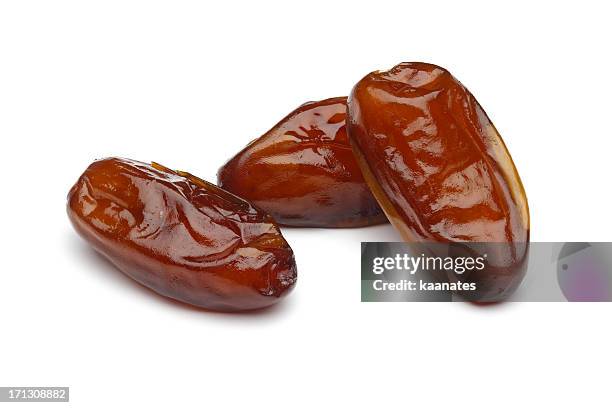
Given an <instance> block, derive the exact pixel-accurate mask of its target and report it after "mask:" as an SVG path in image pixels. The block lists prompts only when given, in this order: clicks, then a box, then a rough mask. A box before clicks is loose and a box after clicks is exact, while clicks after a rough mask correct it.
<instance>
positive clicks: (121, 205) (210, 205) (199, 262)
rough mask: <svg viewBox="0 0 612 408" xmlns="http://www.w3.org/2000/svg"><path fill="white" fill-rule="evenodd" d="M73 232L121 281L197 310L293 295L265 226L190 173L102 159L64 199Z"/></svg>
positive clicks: (278, 244) (284, 256)
mask: <svg viewBox="0 0 612 408" xmlns="http://www.w3.org/2000/svg"><path fill="white" fill-rule="evenodd" d="M67 210H68V216H69V218H70V220H71V221H72V224H73V225H74V227H75V229H76V230H77V232H78V233H79V234H80V235H81V236H82V237H83V238H84V239H85V240H86V241H87V242H89V243H90V244H91V245H92V246H93V248H95V249H96V250H97V251H98V252H100V253H101V254H102V255H104V256H105V257H106V258H108V259H109V260H110V261H111V262H112V263H113V264H115V265H116V266H117V267H118V268H119V269H120V270H121V271H123V272H124V273H125V274H126V275H128V276H129V277H131V278H133V279H134V280H136V281H138V282H140V283H141V284H143V285H144V286H146V287H148V288H150V289H152V290H154V291H155V292H157V293H159V294H161V295H163V296H167V297H170V298H173V299H176V300H179V301H182V302H186V303H189V304H192V305H195V306H199V307H203V308H207V309H211V310H219V311H240V310H249V309H258V308H262V307H266V306H269V305H271V304H273V303H276V302H277V301H278V300H279V299H281V298H282V297H283V296H284V295H286V294H287V293H288V292H289V291H290V290H291V288H292V287H293V286H294V284H295V282H296V278H297V269H296V265H295V260H294V256H293V251H292V250H291V248H290V247H289V245H288V244H287V242H286V241H285V239H284V238H283V236H282V235H281V233H280V231H279V229H278V227H277V225H276V224H275V223H274V221H273V219H272V217H270V216H269V215H267V214H265V213H263V212H261V211H260V210H257V209H256V208H254V207H253V206H252V205H251V204H249V203H248V202H246V201H244V200H242V199H240V198H238V197H236V196H235V195H233V194H230V193H228V192H226V191H224V190H222V189H220V188H218V187H217V186H215V185H213V184H210V183H207V182H206V181H204V180H201V179H199V178H197V177H195V176H192V175H190V174H188V173H184V172H179V171H173V170H170V169H168V168H166V167H163V166H161V165H158V164H156V163H153V164H146V163H142V162H138V161H134V160H128V159H120V158H109V159H104V160H99V161H96V162H94V163H92V164H91V165H90V166H89V167H88V168H87V170H85V172H84V173H83V175H81V177H80V178H79V179H78V181H77V182H76V184H75V185H74V186H73V187H72V189H71V190H70V193H69V194H68V205H67Z"/></svg>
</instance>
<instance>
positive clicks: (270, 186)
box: [218, 97, 386, 227]
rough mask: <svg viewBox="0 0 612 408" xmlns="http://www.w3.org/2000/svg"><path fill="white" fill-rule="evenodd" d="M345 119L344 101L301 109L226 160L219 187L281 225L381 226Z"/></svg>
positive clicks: (220, 175)
mask: <svg viewBox="0 0 612 408" xmlns="http://www.w3.org/2000/svg"><path fill="white" fill-rule="evenodd" d="M345 119H346V98H345V97H338V98H331V99H326V100H323V101H319V102H308V103H306V104H304V105H302V106H300V107H299V108H297V109H296V110H294V111H293V112H291V113H290V114H289V115H288V116H287V117H285V118H284V119H283V120H281V121H280V122H279V123H278V124H277V125H276V126H274V127H273V128H272V129H271V130H270V131H268V132H267V133H266V134H264V135H263V136H261V137H260V138H259V139H257V140H255V141H253V142H251V143H250V144H249V145H248V146H247V147H246V148H244V149H243V150H242V151H241V152H240V153H238V154H237V155H236V156H234V157H233V158H232V159H231V160H229V161H228V162H227V163H226V164H225V165H224V166H223V167H222V168H221V169H220V170H219V173H218V184H219V186H221V187H223V188H224V189H226V190H228V191H231V192H232V193H234V194H237V195H239V196H241V197H244V198H245V199H247V200H249V201H250V202H252V203H253V204H254V205H256V206H257V207H259V208H261V209H262V210H264V211H266V212H268V213H270V214H271V215H272V216H273V217H274V219H275V220H276V221H277V222H278V223H279V224H282V225H288V226H297V227H361V226H366V225H372V224H380V223H383V222H386V218H385V216H384V214H383V212H382V210H381V209H380V207H379V206H378V203H377V202H376V199H375V198H374V197H373V196H372V193H371V192H370V190H369V188H368V186H367V185H366V182H365V181H364V179H363V176H362V175H361V171H360V170H359V166H358V165H357V162H356V161H355V158H354V157H353V153H352V151H351V147H350V145H349V142H348V138H347V135H346V123H345Z"/></svg>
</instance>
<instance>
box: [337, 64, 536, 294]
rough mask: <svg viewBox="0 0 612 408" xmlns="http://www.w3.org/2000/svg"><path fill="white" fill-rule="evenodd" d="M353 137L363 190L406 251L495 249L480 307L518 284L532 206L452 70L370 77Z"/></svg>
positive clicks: (355, 111)
mask: <svg viewBox="0 0 612 408" xmlns="http://www.w3.org/2000/svg"><path fill="white" fill-rule="evenodd" d="M348 116H349V120H348V125H347V126H348V134H349V137H350V141H351V144H352V146H353V150H354V152H355V156H356V158H357V161H358V163H359V165H360V167H361V169H362V171H363V174H364V176H365V179H366V181H367V182H368V184H369V186H370V188H371V189H372V191H373V193H374V195H375V196H376V198H377V200H378V202H379V203H380V204H381V206H382V208H383V209H384V211H385V213H386V214H387V217H388V218H389V220H390V221H391V222H392V223H393V225H394V226H395V227H396V228H397V229H398V230H399V232H400V233H401V235H402V236H403V238H404V239H405V240H406V241H408V242H451V243H453V242H485V243H489V242H496V243H505V244H506V245H495V246H494V247H493V251H494V252H495V253H496V256H493V257H490V258H489V260H490V261H491V262H492V265H491V268H490V269H488V270H487V273H486V274H481V276H480V277H479V278H478V279H479V282H480V288H481V290H480V291H479V293H478V294H477V296H476V297H477V298H476V299H475V300H482V301H496V300H501V299H502V298H504V297H505V296H507V295H508V294H509V293H511V292H512V291H513V290H514V289H515V288H516V287H517V285H518V284H519V283H520V281H521V279H522V277H523V274H524V271H525V268H524V266H525V265H524V263H525V259H526V256H527V245H526V243H527V242H529V212H528V206H527V197H526V195H525V191H524V189H523V186H522V183H521V180H520V178H519V175H518V172H517V170H516V168H515V166H514V163H513V162H512V158H511V157H510V154H509V153H508V150H507V149H506V146H505V144H504V142H503V140H502V139H501V137H500V135H499V133H498V132H497V130H496V129H495V127H494V126H493V123H492V122H491V120H490V119H489V117H488V116H487V114H486V113H485V112H484V110H483V109H482V107H481V106H480V104H479V103H478V102H477V101H476V99H475V98H474V96H473V95H472V94H471V93H470V92H469V91H468V90H467V89H466V88H465V87H464V86H463V85H462V84H461V83H460V82H459V81H458V80H457V79H455V78H454V77H453V76H452V75H451V74H450V73H449V72H448V71H447V70H446V69H444V68H441V67H438V66H436V65H431V64H425V63H402V64H399V65H397V66H395V67H394V68H392V69H391V70H389V71H384V72H380V71H376V72H372V73H370V74H368V75H366V76H365V77H364V78H363V79H362V80H361V81H359V82H358V83H357V84H356V85H355V87H354V88H353V90H352V92H351V94H350V96H349V100H348Z"/></svg>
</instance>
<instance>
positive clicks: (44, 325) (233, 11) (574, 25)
mask: <svg viewBox="0 0 612 408" xmlns="http://www.w3.org/2000/svg"><path fill="white" fill-rule="evenodd" d="M542 3H543V2H542ZM495 4H497V2H491V1H489V2H483V3H481V4H476V3H470V4H467V3H465V2H458V1H440V0H437V1H430V2H427V1H419V2H408V1H401V2H391V1H371V2H367V3H366V2H357V1H352V2H347V3H345V4H341V3H334V2H331V1H329V0H328V1H314V0H309V1H300V2H294V3H290V2H288V1H285V2H278V4H276V5H273V4H266V3H265V2H263V1H251V2H243V3H238V2H229V1H228V2H223V1H211V2H205V1H199V2H184V1H168V2H160V1H150V0H149V1H142V2H135V1H127V0H121V1H109V0H106V1H101V2H86V1H72V2H68V1H40V2H34V1H26V0H20V1H2V2H1V3H0V140H1V146H2V147H1V149H2V160H1V164H0V166H1V170H2V173H1V177H2V179H1V188H2V190H1V191H2V196H1V197H2V198H1V201H0V206H1V208H0V209H1V214H2V222H1V224H0V225H1V227H2V230H1V235H0V236H1V237H0V240H1V242H2V244H1V248H2V263H1V266H0V385H1V386H26V385H46V386H70V387H71V395H70V396H71V404H72V405H74V406H80V407H112V406H134V407H137V406H172V407H174V406H176V407H179V406H181V407H182V406H200V407H201V406H207V407H225V406H233V407H247V406H266V407H277V406H279V407H280V406H283V407H291V406H298V407H300V406H307V407H313V406H315V407H316V406H355V405H363V406H370V407H388V406H414V407H426V406H435V407H441V406H448V404H452V405H453V406H469V407H475V406H486V407H489V406H501V407H523V406H542V405H544V406H571V407H576V406H585V407H586V406H589V407H591V406H610V405H609V404H610V392H609V390H610V375H609V372H610V366H611V365H612V358H611V352H610V350H611V348H612V334H611V332H610V316H611V312H612V306H611V305H610V304H569V303H567V304H561V303H559V304H535V303H531V304H530V303H516V304H504V305H499V306H492V307H485V308H482V307H475V306H472V305H469V304H458V303H452V304H409V303H406V304H395V303H389V304H368V303H360V289H359V285H360V279H359V277H360V274H359V265H360V261H359V254H360V251H359V242H360V241H362V240H364V241H367V240H372V241H377V240H391V241H392V240H396V239H399V237H398V236H397V235H396V234H395V232H394V231H393V230H392V228H391V227H390V226H382V227H373V228H365V229H357V230H307V229H301V230H296V229H284V231H283V232H284V234H285V236H286V238H287V240H288V241H289V242H290V244H291V245H292V246H293V249H294V251H295V253H296V258H297V262H298V267H299V282H298V285H297V287H296V289H295V291H294V292H293V293H292V294H291V295H290V297H288V298H287V299H286V300H285V301H284V302H283V303H281V304H280V305H279V306H278V307H275V308H272V309H270V310H266V311H264V312H259V313H253V314H246V315H244V314H243V315H240V314H235V315H227V314H218V313H210V312H203V311H197V310H195V309H192V308H187V307H182V306H179V305H177V304H176V303H173V302H169V301H166V300H164V299H163V298H160V297H158V296H157V295H155V294H153V293H152V292H150V291H148V290H147V289H144V288H142V287H140V286H138V285H137V284H135V283H132V281H130V280H129V279H128V278H126V277H124V276H123V275H122V274H121V273H120V272H118V271H116V270H115V269H114V268H112V267H111V266H110V265H109V264H108V263H106V262H105V261H103V260H102V259H101V258H100V257H99V256H97V255H95V254H94V253H93V252H92V250H90V249H89V248H88V246H87V245H86V244H85V243H84V242H83V241H82V240H80V239H79V238H78V236H77V235H76V234H75V233H74V232H73V230H72V229H71V227H70V225H69V222H68V219H67V217H66V215H65V197H66V194H67V192H68V189H69V188H70V186H71V185H72V183H74V181H76V179H77V177H78V176H79V175H80V173H81V172H82V171H83V170H84V169H85V168H86V167H87V165H89V163H90V162H91V161H93V160H94V159H96V158H102V157H105V156H111V155H118V156H124V157H130V158H134V159H139V160H144V161H148V160H155V161H158V162H160V163H163V164H165V165H167V166H169V167H173V168H180V169H183V170H187V171H190V172H193V173H195V174H198V175H200V176H201V177H203V178H208V179H209V180H211V181H215V174H216V170H217V168H218V167H219V166H220V165H222V164H223V163H224V161H225V160H226V159H228V158H229V157H231V156H232V155H233V154H234V153H235V152H237V151H238V150H239V149H240V148H241V147H242V146H244V145H245V144H246V143H247V142H248V141H250V140H251V139H253V138H255V137H257V136H259V135H260V134H261V133H263V132H265V131H266V130H267V129H268V128H270V127H271V126H272V125H274V124H275V123H276V122H277V121H278V120H279V119H280V118H281V117H283V116H284V115H285V114H286V113H288V112H289V111H291V110H292V109H293V108H295V107H297V106H298V105H299V104H301V103H303V102H305V101H307V100H316V99H321V98H327V97H331V96H338V95H346V94H347V93H348V92H349V91H350V89H351V86H352V85H353V84H354V83H355V82H356V81H358V80H359V79H360V78H361V77H362V76H364V75H365V74H366V73H368V72H370V71H372V70H375V69H386V68H389V67H391V66H392V65H394V64H396V63H398V62H400V61H427V62H433V63H436V64H439V65H442V66H445V67H447V68H448V69H450V70H451V72H453V73H454V74H455V76H456V77H457V78H459V79H460V80H461V81H462V82H463V83H464V84H465V85H466V86H467V87H468V88H469V89H471V91H472V92H473V93H474V94H475V95H476V97H477V98H478V100H479V101H480V102H481V104H482V105H483V106H484V108H485V109H486V110H487V112H488V114H489V115H490V117H491V118H492V119H493V121H494V123H495V124H496V126H497V128H498V129H499V131H500V132H501V134H502V135H503V137H504V139H505V141H506V143H507V145H508V148H509V149H510V152H511V153H512V156H513V158H514V160H515V163H516V165H517V168H518V169H519V172H520V174H521V176H522V179H523V183H524V185H525V188H526V191H527V194H528V197H529V203H530V207H531V226H532V235H531V236H532V240H534V241H547V240H552V241H565V240H567V241H572V240H573V241H581V240H586V241H610V240H612V237H611V236H610V234H609V230H610V227H611V221H610V219H609V213H610V201H611V198H612V197H611V193H610V161H611V159H610V147H611V143H610V137H611V136H612V134H611V133H610V125H609V123H610V122H609V120H610V117H611V114H610V109H611V104H610V100H611V99H610V98H611V95H612V80H611V78H612V74H611V72H612V57H611V53H610V39H611V38H612V28H611V27H612V26H611V24H610V20H609V19H610V15H611V13H610V10H607V9H606V7H607V6H606V2H590V1H580V2H576V3H575V4H573V5H569V4H567V3H564V2H551V3H550V5H547V6H545V5H543V4H542V5H540V4H538V2H534V1H529V2H525V3H523V4H521V2H518V1H513V2H507V6H499V5H495ZM117 401H121V404H119V405H118V403H117Z"/></svg>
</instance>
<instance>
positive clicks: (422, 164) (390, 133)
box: [68, 63, 529, 311]
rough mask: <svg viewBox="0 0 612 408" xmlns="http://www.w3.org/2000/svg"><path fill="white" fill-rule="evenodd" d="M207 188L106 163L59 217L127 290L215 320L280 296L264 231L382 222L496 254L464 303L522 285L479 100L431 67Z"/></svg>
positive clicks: (522, 216)
mask: <svg viewBox="0 0 612 408" xmlns="http://www.w3.org/2000/svg"><path fill="white" fill-rule="evenodd" d="M347 118H348V120H347ZM218 184H219V186H220V187H222V188H219V187H217V186H214V185H212V184H210V183H207V182H205V181H203V180H201V179H198V178H196V177H194V176H192V175H190V174H188V173H184V172H179V171H173V170H170V169H167V168H165V167H163V166H160V165H157V164H151V165H148V164H145V163H141V162H136V161H132V160H126V159H105V160H101V161H97V162H94V163H93V164H92V165H91V166H90V167H89V168H88V169H87V170H86V171H85V173H83V175H82V176H81V178H80V179H79V180H78V181H77V183H76V185H75V186H74V187H73V188H72V190H71V191H70V194H69V197H68V214H69V217H70V219H71V221H72V223H73V225H74V226H75V228H76V229H77V231H78V232H79V233H80V234H81V235H82V236H83V237H84V238H85V239H86V240H87V241H88V242H89V243H90V244H92V246H93V247H94V248H95V249H96V250H97V251H99V252H101V253H102V254H103V255H105V256H106V257H107V258H109V259H110V260H111V262H113V263H114V264H115V265H116V266H117V267H118V268H119V269H120V270H122V271H123V272H124V273H126V274H127V275H128V276H130V277H131V278H133V279H135V280H136V281H138V282H140V283H142V284H143V285H145V286H147V287H149V288H151V289H153V290H154V291H156V292H158V293H160V294H162V295H164V296H167V297H171V298H174V299H177V300H180V301H183V302H186V303H190V304H193V305H196V306H200V307H204V308H208V309H214V310H223V311H237V310H249V309H257V308H261V307H265V306H269V305H271V304H273V303H275V302H277V301H278V300H279V299H281V298H282V297H283V296H284V295H286V294H287V293H288V292H289V291H290V290H291V289H292V287H293V285H294V284H295V281H296V277H297V268H296V265H295V260H294V256H293V252H292V250H291V248H290V247H289V245H288V244H287V242H286V241H285V240H284V238H283V237H282V235H281V233H280V230H279V228H278V226H277V224H276V222H278V223H279V224H281V225H290V226H316V227H355V226H364V225H371V224H376V223H381V222H384V221H385V219H386V218H385V216H384V214H386V216H387V217H388V219H389V220H390V221H391V222H392V224H393V225H394V226H395V227H396V228H397V229H398V230H399V231H400V233H401V234H402V236H403V237H404V239H405V240H407V241H409V242H449V243H454V242H459V243H460V242H495V243H497V244H502V245H501V246H499V245H497V246H496V247H495V248H494V250H493V251H492V252H493V255H494V256H492V257H491V259H492V260H493V261H492V263H493V267H492V268H490V269H489V270H487V272H486V273H484V274H483V273H481V274H480V275H479V276H475V277H472V279H475V280H477V281H478V282H480V283H482V284H481V285H480V286H481V290H480V291H479V292H478V293H476V294H474V297H473V299H472V300H477V301H485V302H487V301H497V300H502V299H503V298H504V297H505V296H507V295H508V294H510V293H511V292H512V291H513V290H514V289H515V288H516V286H517V285H518V284H519V283H520V281H521V279H522V276H523V274H524V263H525V259H526V253H527V250H526V243H527V242H528V241H529V215H528V208H527V200H526V196H525V193H524V190H523V187H522V185H521V181H520V178H519V176H518V173H517V172H516V169H515V167H514V164H513V163H512V159H511V158H510V155H509V154H508V151H507V150H506V148H505V146H504V143H503V141H502V140H501V137H500V136H499V134H498V133H497V131H496V130H495V128H494V126H493V124H492V123H491V121H490V120H489V119H488V117H487V116H486V114H485V113H484V111H483V110H482V108H481V107H480V105H479V104H478V102H477V101H476V100H475V99H474V97H473V96H472V95H471V94H470V93H469V92H468V91H467V89H466V88H465V87H463V85H461V83H459V82H458V81H457V80H456V79H455V78H454V77H452V76H451V75H450V73H449V72H448V71H446V70H444V69H443V68H440V67H437V66H435V65H430V64H423V63H404V64H400V65H398V66H396V67H394V68H393V69H391V70H390V71H387V72H373V73H371V74H369V75H367V76H366V77H365V78H363V79H362V80H361V81H360V82H358V83H357V85H356V86H355V87H354V89H353V91H352V92H351V95H350V97H349V98H348V105H347V100H346V98H332V99H327V100H324V101H320V102H310V103H307V104H304V105H302V106H301V107H299V108H298V109H296V110H295V111H294V112H292V113H291V114H289V115H288V116H287V117H286V118H285V119H283V120H282V121H281V122H279V123H278V124H277V125H276V126H275V127H274V128H272V129H271V130H270V131H269V132H267V133H266V134H264V135H263V136H262V137H260V138H259V139H257V140H255V141H253V142H252V143H251V144H249V145H248V146H247V147H246V148H245V149H244V150H242V151H241V152H240V153H238V154H237V155H236V156H235V157H234V158H232V159H231V160H230V161H229V162H228V163H227V164H226V165H225V166H223V167H222V168H221V169H220V171H219V181H218ZM372 193H373V194H372ZM234 194H235V195H234ZM240 197H242V198H240ZM245 199H246V200H248V201H245ZM251 203H252V204H251ZM383 211H384V214H383ZM268 214H270V215H268Z"/></svg>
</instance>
